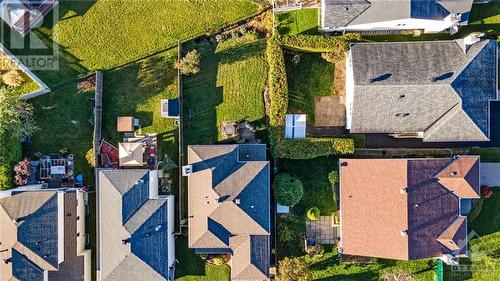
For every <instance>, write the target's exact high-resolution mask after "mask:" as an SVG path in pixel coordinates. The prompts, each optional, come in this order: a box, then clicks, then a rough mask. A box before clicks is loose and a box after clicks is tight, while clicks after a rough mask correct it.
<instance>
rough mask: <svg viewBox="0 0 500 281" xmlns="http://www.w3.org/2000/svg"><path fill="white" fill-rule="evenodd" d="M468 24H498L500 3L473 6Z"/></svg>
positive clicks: (493, 2)
mask: <svg viewBox="0 0 500 281" xmlns="http://www.w3.org/2000/svg"><path fill="white" fill-rule="evenodd" d="M469 24H500V1H498V0H493V1H491V2H490V3H488V4H476V5H473V6H472V10H471V14H470V19H469Z"/></svg>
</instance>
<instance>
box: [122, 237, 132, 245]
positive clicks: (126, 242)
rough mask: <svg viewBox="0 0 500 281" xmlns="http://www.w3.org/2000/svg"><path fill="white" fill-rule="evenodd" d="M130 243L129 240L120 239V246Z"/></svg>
mask: <svg viewBox="0 0 500 281" xmlns="http://www.w3.org/2000/svg"><path fill="white" fill-rule="evenodd" d="M129 242H130V238H127V239H122V245H127V244H128V243H129Z"/></svg>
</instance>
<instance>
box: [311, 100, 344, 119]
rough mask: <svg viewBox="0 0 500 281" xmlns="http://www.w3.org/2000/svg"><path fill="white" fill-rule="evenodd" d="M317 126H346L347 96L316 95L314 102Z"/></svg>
mask: <svg viewBox="0 0 500 281" xmlns="http://www.w3.org/2000/svg"><path fill="white" fill-rule="evenodd" d="M314 114H315V118H316V120H315V124H314V125H315V126H317V127H343V126H345V97H344V96H341V95H335V96H333V95H332V96H326V97H316V101H315V104H314Z"/></svg>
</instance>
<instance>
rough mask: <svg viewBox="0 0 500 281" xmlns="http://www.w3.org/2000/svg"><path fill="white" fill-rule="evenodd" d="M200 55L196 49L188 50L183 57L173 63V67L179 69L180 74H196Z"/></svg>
mask: <svg viewBox="0 0 500 281" xmlns="http://www.w3.org/2000/svg"><path fill="white" fill-rule="evenodd" d="M200 60H201V56H200V54H199V53H198V51H197V50H191V51H189V52H188V53H187V54H186V56H185V57H183V58H182V59H181V60H178V61H177V62H176V63H175V68H177V69H179V70H180V72H181V73H182V74H185V75H189V74H196V73H198V72H200Z"/></svg>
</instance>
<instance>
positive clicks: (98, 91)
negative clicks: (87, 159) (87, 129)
mask: <svg viewBox="0 0 500 281" xmlns="http://www.w3.org/2000/svg"><path fill="white" fill-rule="evenodd" d="M102 91H103V75H102V72H101V71H96V72H95V94H94V100H95V108H94V110H95V113H94V133H93V140H92V144H93V149H94V163H96V165H97V164H98V163H99V146H100V144H101V139H102V135H101V126H102Z"/></svg>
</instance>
